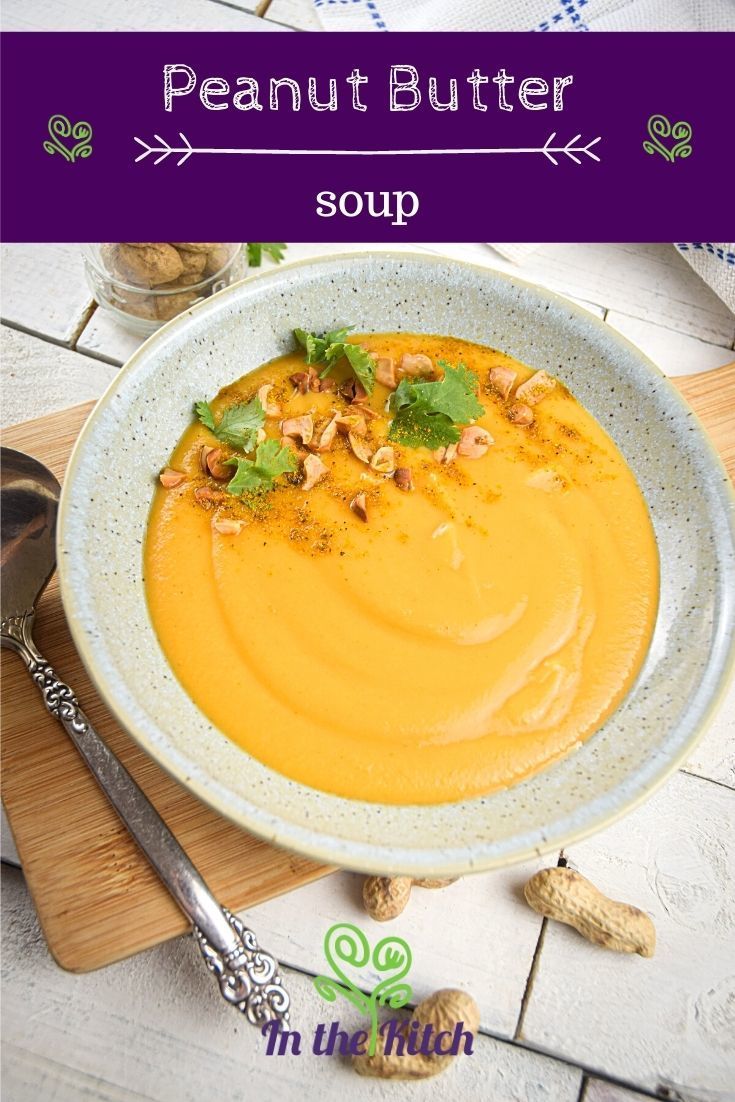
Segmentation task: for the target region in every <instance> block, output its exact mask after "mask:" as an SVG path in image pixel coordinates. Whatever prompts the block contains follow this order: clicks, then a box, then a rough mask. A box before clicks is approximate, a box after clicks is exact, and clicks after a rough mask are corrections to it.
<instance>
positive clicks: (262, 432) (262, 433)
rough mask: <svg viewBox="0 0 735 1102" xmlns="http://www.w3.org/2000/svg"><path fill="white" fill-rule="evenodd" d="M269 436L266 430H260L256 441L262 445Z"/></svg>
mask: <svg viewBox="0 0 735 1102" xmlns="http://www.w3.org/2000/svg"><path fill="white" fill-rule="evenodd" d="M267 436H268V433H267V432H266V431H265V429H263V428H260V429H258V431H257V433H256V434H255V439H256V441H257V442H258V443H259V444H262V443H263V441H264V440H265V439H266V438H267Z"/></svg>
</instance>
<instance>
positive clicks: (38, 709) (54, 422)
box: [2, 363, 735, 971]
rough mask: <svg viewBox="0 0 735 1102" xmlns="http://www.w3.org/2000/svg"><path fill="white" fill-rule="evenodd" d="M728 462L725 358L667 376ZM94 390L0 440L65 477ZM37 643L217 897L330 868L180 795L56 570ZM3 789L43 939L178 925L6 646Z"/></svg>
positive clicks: (89, 962) (135, 946)
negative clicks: (73, 611)
mask: <svg viewBox="0 0 735 1102" xmlns="http://www.w3.org/2000/svg"><path fill="white" fill-rule="evenodd" d="M674 382H675V384H676V385H677V387H678V388H679V390H680V391H681V392H682V393H683V394H684V396H685V397H686V398H687V399H688V400H689V402H690V403H691V404H692V406H693V408H694V409H695V411H696V412H697V413H698V414H699V416H700V418H701V419H702V421H703V423H704V424H705V426H706V427H707V429H708V431H709V433H710V436H711V437H712V439H713V441H714V443H715V446H716V447H717V448H718V450H719V451H720V454H721V455H722V457H723V459H724V461H725V464H726V466H727V469H728V471H729V473H730V476H731V477H733V476H734V475H735V363H733V364H730V365H728V366H727V367H722V368H718V369H717V370H716V371H709V372H705V373H704V374H701V375H695V376H688V377H686V378H679V379H675V380H674ZM92 406H93V403H89V404H86V405H83V406H77V407H76V408H74V409H71V410H65V411H63V412H61V413H56V414H52V415H51V416H49V417H44V418H41V419H40V420H37V421H29V422H27V423H26V424H24V425H17V426H15V427H14V428H12V429H8V430H7V431H6V432H5V433H4V434H3V443H4V444H5V445H7V446H8V447H14V448H18V449H19V450H22V451H27V452H29V453H30V454H32V455H35V456H36V457H37V458H38V459H40V460H42V461H43V462H44V463H46V464H47V465H48V466H49V467H51V469H52V470H53V471H54V473H55V474H56V475H57V476H58V477H59V478H61V476H62V475H63V473H64V469H65V467H66V461H67V458H68V456H69V452H70V450H71V446H72V444H73V442H74V440H75V439H76V436H77V435H78V433H79V430H80V428H81V426H82V424H83V423H84V421H85V419H86V417H87V416H88V414H89V412H90V410H91V409H92ZM36 635H37V641H38V645H39V647H40V650H41V652H42V653H43V654H44V655H45V656H46V657H47V658H48V659H49V661H50V662H51V663H52V664H53V665H54V666H55V668H56V669H57V670H58V672H59V673H60V674H61V675H62V676H63V677H64V679H65V680H66V681H68V682H69V683H70V684H71V685H72V686H73V688H74V690H75V691H76V693H77V695H78V697H79V699H80V701H81V702H82V704H83V706H84V708H85V709H86V710H87V712H88V714H89V715H90V717H91V719H92V721H93V722H94V723H95V724H96V726H97V728H98V730H99V731H100V732H101V733H102V735H103V737H104V738H105V739H106V740H107V741H108V742H109V744H110V746H111V747H112V749H113V750H114V751H115V753H116V754H118V755H119V756H120V758H121V759H122V760H123V762H124V763H125V765H126V766H127V768H128V769H129V770H130V772H131V773H132V774H133V776H134V777H135V778H136V780H137V781H138V782H139V784H140V785H141V786H142V787H143V788H144V789H145V791H146V793H147V795H148V796H149V798H150V799H151V800H152V801H153V803H154V804H155V805H156V807H157V808H158V810H159V811H160V813H161V814H162V815H163V817H164V819H165V820H166V822H167V823H168V824H169V826H170V827H171V829H172V830H173V831H174V833H175V834H176V836H177V837H178V839H179V841H180V842H181V844H182V845H183V846H184V848H185V849H186V850H187V852H188V853H189V854H190V855H191V857H192V859H193V860H194V862H195V863H196V864H197V866H198V867H199V868H200V869H201V871H202V873H203V874H204V876H205V878H206V880H207V881H208V883H209V884H210V886H211V887H212V889H213V891H214V892H215V894H216V895H217V897H218V898H219V899H220V900H221V902H223V903H226V904H227V905H228V906H229V907H230V908H231V909H233V910H243V909H245V908H247V907H250V906H252V905H254V904H255V903H259V902H262V901H263V900H265V899H270V898H272V897H273V896H275V895H279V894H280V893H281V892H286V891H289V890H291V889H292V888H295V887H297V886H299V885H300V884H306V883H308V882H309V881H311V880H315V879H316V878H317V877H320V876H324V875H325V874H326V873H328V872H330V871H332V870H331V869H329V868H326V867H323V866H318V865H314V864H312V863H311V862H309V861H306V860H305V859H303V858H301V857H297V856H295V855H293V854H289V853H286V852H284V851H282V850H277V849H275V848H273V847H272V846H269V845H266V844H265V843H264V842H260V841H258V840H257V839H256V838H253V837H252V836H251V835H249V834H246V833H244V832H243V831H241V830H239V829H238V828H237V827H234V826H232V825H231V824H230V823H228V822H226V821H225V820H224V819H222V818H220V817H219V816H217V815H216V814H215V813H214V812H212V811H210V810H209V809H208V808H206V807H205V806H204V805H203V804H201V803H199V801H198V800H196V799H195V798H194V797H193V796H191V795H189V793H188V792H186V791H185V790H184V789H183V788H181V787H180V786H179V785H178V784H177V783H176V782H175V781H173V780H172V779H171V778H170V777H169V776H168V775H167V774H166V773H164V772H163V771H162V770H161V769H160V768H159V767H158V766H157V765H156V764H155V763H154V762H153V761H152V760H151V759H150V758H149V757H148V756H147V755H146V754H145V753H144V752H143V751H142V750H140V749H139V748H138V747H137V746H136V744H135V743H134V742H133V741H132V740H131V739H130V738H129V737H128V736H127V735H126V734H125V733H124V732H123V731H122V730H121V729H120V728H119V727H118V726H117V724H116V723H115V722H114V721H113V719H112V718H111V717H110V715H109V713H107V711H106V710H105V708H104V706H103V705H102V703H101V702H100V701H99V699H98V698H97V697H96V695H95V692H94V690H93V689H92V686H91V684H90V681H89V679H88V677H87V675H86V673H85V671H84V668H83V666H82V663H81V660H80V659H79V656H78V655H77V653H76V651H75V649H74V647H73V644H72V642H71V639H70V637H69V633H68V630H67V628H66V624H65V621H64V615H63V611H62V608H61V603H60V600H59V596H58V590H57V587H56V583H55V582H52V584H51V586H50V587H49V589H48V590H47V592H46V593H45V595H44V597H43V600H42V601H41V605H40V608H39V613H38V617H37V632H36ZM2 675H3V709H2V767H3V799H4V801H5V807H6V811H7V814H8V819H9V820H10V825H11V828H12V831H13V835H14V837H15V841H16V845H17V847H18V852H19V854H20V858H21V861H22V863H23V868H24V871H25V875H26V879H27V882H28V886H29V888H30V891H31V893H32V895H33V899H34V902H35V904H36V908H37V910H38V913H39V917H40V920H41V925H42V927H43V930H44V933H45V935H46V938H47V940H48V943H49V947H50V949H51V952H52V953H53V955H54V957H55V958H56V960H57V961H58V962H59V964H61V965H62V967H64V968H68V969H71V970H73V971H87V970H89V969H92V968H98V967H100V966H101V965H104V964H109V963H111V962H112V961H115V960H119V959H121V958H122V957H125V956H129V955H130V954H132V953H136V952H138V951H139V950H141V949H145V948H148V947H149V946H151V945H155V944H157V943H158V942H161V941H164V940H166V939H167V938H170V937H174V936H175V935H177V934H181V933H183V932H184V931H185V930H187V929H188V927H187V923H186V920H185V919H184V918H183V917H182V915H181V913H180V912H179V910H178V908H177V907H176V905H175V904H174V903H173V901H172V900H171V899H170V897H169V895H168V894H167V892H166V891H165V890H164V889H163V888H162V887H161V885H160V884H159V882H158V880H157V878H156V876H155V874H154V873H153V872H152V871H151V869H150V868H149V866H148V864H147V862H146V861H145V859H144V858H143V857H142V856H141V854H140V853H139V851H138V849H137V848H136V846H135V843H134V842H133V841H132V840H131V839H130V837H129V836H128V834H127V832H126V830H125V828H124V827H123V826H122V825H121V823H120V822H119V820H118V818H117V816H116V815H115V813H114V812H113V811H112V810H111V809H110V807H109V805H108V804H107V802H106V800H105V797H104V796H103V795H102V793H101V792H100V790H99V789H98V788H97V785H96V784H95V782H94V780H93V778H92V777H91V775H90V774H89V773H88V771H87V769H86V767H85V766H84V765H83V764H82V762H81V760H80V759H79V758H78V756H77V754H76V751H75V750H74V748H73V747H72V745H71V743H70V742H69V740H68V739H67V736H66V735H65V734H64V732H63V730H62V729H61V727H60V726H59V725H58V724H57V723H56V722H55V721H54V720H52V719H51V718H50V717H49V716H48V715H47V713H46V712H45V711H44V709H43V707H42V705H41V703H40V701H39V699H38V698H37V695H36V692H35V690H34V689H33V688H32V686H31V685H30V684H29V682H28V676H27V674H26V673H25V670H24V669H23V667H22V664H21V663H20V661H19V660H18V658H17V657H16V656H14V655H12V654H10V653H9V652H7V651H3V652H2Z"/></svg>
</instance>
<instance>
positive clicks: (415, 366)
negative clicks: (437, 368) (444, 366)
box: [398, 352, 434, 375]
mask: <svg viewBox="0 0 735 1102" xmlns="http://www.w3.org/2000/svg"><path fill="white" fill-rule="evenodd" d="M398 370H399V371H400V373H401V375H433V374H434V364H433V362H432V361H431V360H430V359H429V357H428V356H425V355H424V354H423V352H417V353H416V354H415V355H411V353H410V352H404V353H403V355H402V356H401V362H400V364H399V366H398Z"/></svg>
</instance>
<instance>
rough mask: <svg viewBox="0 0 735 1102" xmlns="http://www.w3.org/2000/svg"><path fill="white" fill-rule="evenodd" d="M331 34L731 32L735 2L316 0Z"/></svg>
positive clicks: (686, 0) (690, 0)
mask: <svg viewBox="0 0 735 1102" xmlns="http://www.w3.org/2000/svg"><path fill="white" fill-rule="evenodd" d="M312 2H313V4H314V8H315V11H316V14H317V17H318V19H319V21H320V22H321V24H322V26H323V27H324V28H325V30H328V31H369V30H373V31H590V30H595V31H732V30H735V0H312Z"/></svg>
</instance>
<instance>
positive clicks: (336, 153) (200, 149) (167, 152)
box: [134, 132, 602, 167]
mask: <svg viewBox="0 0 735 1102" xmlns="http://www.w3.org/2000/svg"><path fill="white" fill-rule="evenodd" d="M179 137H180V139H181V143H182V144H181V145H171V144H170V143H169V142H167V141H164V139H163V138H162V137H161V136H160V134H154V135H153V138H154V141H155V142H157V143H158V144H157V145H152V144H151V143H149V142H146V141H143V139H142V138H138V137H135V138H134V141H136V142H137V143H138V145H139V146H140V147H141V148H142V150H143V152H142V153H139V154H138V156H137V157H136V158H135V163H136V164H137V163H138V162H139V161H144V160H145V159H146V158H147V157H149V156H151V155H153V157H154V160H153V164H154V165H158V164H160V163H161V161H165V160H166V159H167V158H168V157H176V158H178V160H177V161H176V165H177V167H179V166H180V165H183V164H185V163H186V161H188V160H189V158H190V157H191V156H192V155H193V154H195V153H197V154H201V153H210V154H215V153H217V154H220V155H222V154H240V155H243V154H250V155H253V156H296V157H396V156H397V157H422V156H441V155H448V154H454V155H456V154H468V153H475V154H482V153H485V154H489V153H542V154H543V155H544V157H546V159H547V160H548V161H551V163H552V165H558V164H559V161H558V160H557V157H560V156H564V157H568V158H569V159H570V160H571V161H574V163H575V164H577V165H581V163H582V161H581V160H580V157H582V156H585V157H589V158H590V159H591V160H593V161H598V162H599V160H600V158H599V157H598V156H597V154H596V153H593V152H592V147H593V146H594V145H597V143H598V142H599V141H601V140H602V139H601V137H597V138H593V139H592V140H591V141H589V142H588V143H587V145H577V144H576V143H577V142H579V141H581V139H582V135H581V134H576V135H575V136H574V137H573V138H572V139H571V140H570V141H568V142H567V143H566V145H552V142H553V141H554V139H555V138H556V133H553V134H550V135H549V137H548V138H547V139H546V142H545V144H544V145H542V146H519V147H508V148H484V149H483V148H478V149H230V148H220V147H212V146H193V145H192V144H191V142H190V141H189V139H188V138H187V137H185V135H184V134H182V133H181V132H179Z"/></svg>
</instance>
